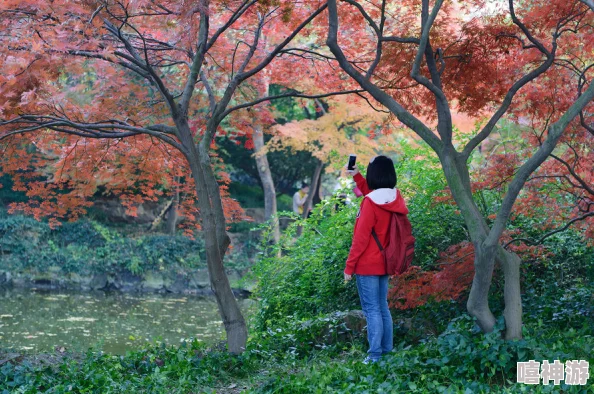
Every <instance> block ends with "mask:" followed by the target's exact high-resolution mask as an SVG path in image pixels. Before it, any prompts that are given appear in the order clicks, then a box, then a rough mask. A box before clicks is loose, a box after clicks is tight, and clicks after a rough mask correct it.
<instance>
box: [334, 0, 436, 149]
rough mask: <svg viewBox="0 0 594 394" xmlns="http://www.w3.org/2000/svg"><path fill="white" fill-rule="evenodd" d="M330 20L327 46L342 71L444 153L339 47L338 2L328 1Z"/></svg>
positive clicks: (420, 124)
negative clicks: (358, 69) (356, 67)
mask: <svg viewBox="0 0 594 394" xmlns="http://www.w3.org/2000/svg"><path fill="white" fill-rule="evenodd" d="M328 14H329V15H328V19H329V29H328V37H327V39H326V44H327V45H328V47H329V48H330V51H331V52H332V53H333V54H334V56H335V57H336V59H337V61H338V63H339V64H340V66H341V67H342V69H343V70H344V71H345V72H346V73H347V74H349V75H350V76H351V78H353V79H354V80H355V81H356V82H357V83H358V84H359V85H360V86H361V87H362V88H363V89H364V90H365V91H367V92H368V93H369V94H371V96H372V97H373V98H374V99H375V100H377V101H378V102H380V103H381V104H382V105H384V106H385V107H386V108H388V109H389V110H390V112H392V113H393V114H394V115H396V117H397V118H398V120H400V121H401V122H402V123H404V124H405V125H406V126H408V127H409V128H410V129H411V130H413V131H414V132H415V133H417V134H418V135H419V136H420V137H421V138H423V140H425V142H427V143H428V144H429V146H431V148H432V149H433V150H434V151H435V152H438V153H440V152H441V151H442V147H443V143H442V141H441V140H440V139H439V138H438V137H437V136H436V135H435V134H434V133H433V131H431V129H429V127H427V126H426V125H425V124H424V123H423V122H421V121H420V120H419V119H417V118H416V117H415V116H414V115H413V114H411V113H410V112H408V111H407V110H406V109H405V108H404V107H403V106H402V105H400V103H398V102H397V101H396V100H394V98H392V97H391V96H390V95H388V94H387V93H386V92H384V91H383V90H382V89H380V88H379V87H378V86H376V85H375V84H374V83H373V82H371V81H369V80H367V79H366V78H365V76H364V75H363V74H361V73H360V72H359V71H357V70H356V69H355V68H354V67H353V65H352V64H351V63H350V62H349V60H348V59H347V58H346V56H345V54H344V52H343V51H342V49H341V48H340V46H339V45H338V9H337V4H336V0H329V1H328Z"/></svg>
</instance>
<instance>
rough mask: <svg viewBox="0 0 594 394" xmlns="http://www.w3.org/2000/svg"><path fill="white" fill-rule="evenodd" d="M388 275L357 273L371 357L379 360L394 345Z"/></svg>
mask: <svg viewBox="0 0 594 394" xmlns="http://www.w3.org/2000/svg"><path fill="white" fill-rule="evenodd" d="M388 279H389V277H388V275H382V276H378V275H357V276H356V280H357V290H358V291H359V298H360V299H361V306H362V307H363V313H364V314H365V318H366V320H367V340H368V341H369V351H368V352H367V353H368V354H369V357H370V358H371V359H372V360H378V359H379V358H380V356H381V355H382V354H385V353H388V352H390V351H391V350H392V347H393V346H394V342H393V330H394V323H393V322H392V315H391V314H390V310H389V309H388Z"/></svg>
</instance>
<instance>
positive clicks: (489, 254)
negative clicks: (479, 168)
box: [440, 150, 497, 332]
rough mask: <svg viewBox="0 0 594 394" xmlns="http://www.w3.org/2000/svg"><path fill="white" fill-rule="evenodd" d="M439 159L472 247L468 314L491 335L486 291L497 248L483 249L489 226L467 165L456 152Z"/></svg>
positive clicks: (488, 288) (445, 152) (493, 320)
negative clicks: (476, 199)
mask: <svg viewBox="0 0 594 394" xmlns="http://www.w3.org/2000/svg"><path fill="white" fill-rule="evenodd" d="M440 160H441V163H442V167H443V170H444V174H445V176H446V180H447V182H448V186H449V187H450V191H451V193H452V196H453V197H454V200H455V201H456V204H457V205H458V207H459V208H460V213H461V214H462V217H463V218H464V222H465V223H466V226H467V227H468V230H469V233H470V237H471V239H472V242H473V244H474V252H475V254H474V278H473V280H472V287H471V289H470V295H469V296H468V302H467V304H466V308H467V310H468V313H469V314H470V315H471V316H474V317H475V318H476V319H477V323H478V325H479V327H480V328H481V330H483V332H491V331H492V330H493V327H494V326H495V316H493V313H492V312H491V309H490V307H489V290H490V288H491V280H492V278H493V268H494V267H495V253H496V250H497V249H496V248H485V247H484V246H483V243H484V241H485V239H486V238H487V235H488V233H489V227H488V226H487V223H486V222H485V220H484V218H483V216H482V214H481V212H480V210H479V209H478V206H477V205H476V203H475V201H474V200H473V198H472V194H471V191H470V190H471V188H470V174H469V173H468V167H466V163H460V160H459V159H458V158H457V157H456V155H455V153H453V152H450V151H447V150H444V151H443V152H442V154H441V155H440Z"/></svg>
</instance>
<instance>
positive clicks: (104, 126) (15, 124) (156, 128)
mask: <svg viewBox="0 0 594 394" xmlns="http://www.w3.org/2000/svg"><path fill="white" fill-rule="evenodd" d="M0 127H8V128H10V129H12V130H10V131H8V132H6V133H4V134H2V135H0V141H2V140H4V139H7V138H9V137H11V136H14V135H17V134H26V133H30V132H35V131H40V130H44V129H50V130H53V131H57V132H60V133H64V134H71V135H76V136H79V137H84V138H126V137H131V136H136V135H139V134H147V135H151V136H154V137H156V138H158V139H160V140H162V141H163V142H166V143H167V144H169V145H171V146H173V147H174V148H176V149H179V150H180V151H181V152H184V151H185V150H184V149H183V147H182V146H181V145H180V144H179V143H178V142H177V141H176V140H174V139H173V138H172V137H170V136H169V135H171V134H174V133H175V130H176V129H175V128H174V127H171V126H167V125H161V124H157V125H152V126H147V127H137V126H132V125H129V124H128V123H126V122H122V121H119V120H115V119H111V120H107V121H104V122H102V123H81V122H74V121H72V120H70V119H67V118H60V117H55V116H37V115H22V116H19V117H17V118H14V119H11V120H0Z"/></svg>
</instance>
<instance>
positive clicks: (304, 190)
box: [301, 182, 309, 193]
mask: <svg viewBox="0 0 594 394" xmlns="http://www.w3.org/2000/svg"><path fill="white" fill-rule="evenodd" d="M301 191H302V192H303V193H309V185H308V184H307V183H305V182H304V183H303V185H301Z"/></svg>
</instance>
